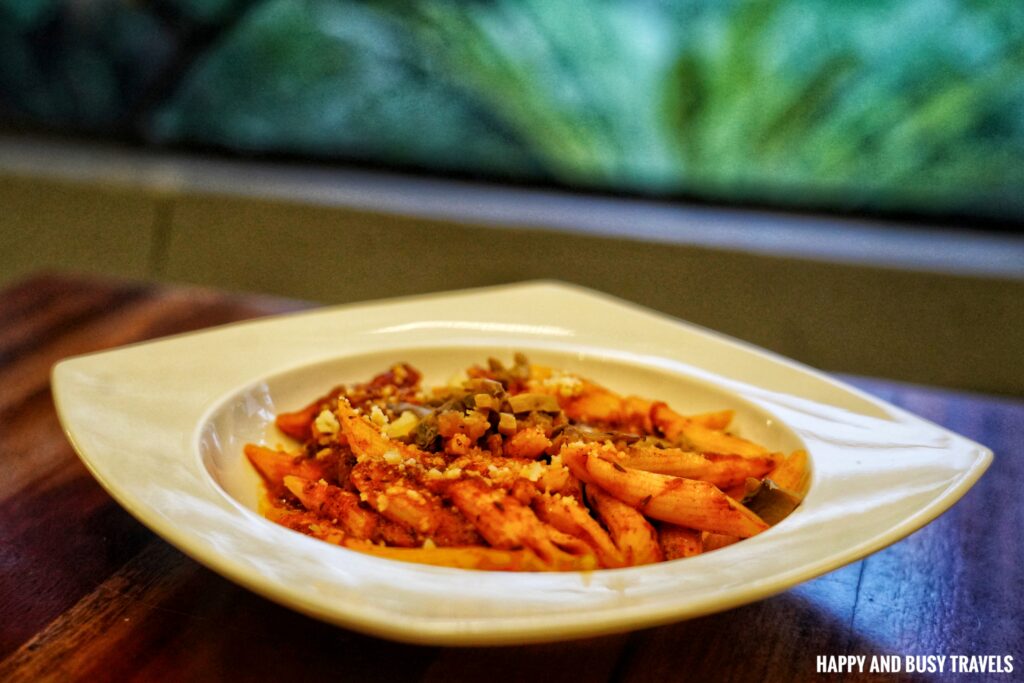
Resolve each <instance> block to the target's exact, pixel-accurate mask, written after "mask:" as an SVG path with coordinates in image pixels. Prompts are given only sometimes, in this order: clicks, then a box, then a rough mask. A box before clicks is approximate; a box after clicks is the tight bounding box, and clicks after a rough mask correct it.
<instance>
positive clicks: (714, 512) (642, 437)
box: [244, 355, 810, 571]
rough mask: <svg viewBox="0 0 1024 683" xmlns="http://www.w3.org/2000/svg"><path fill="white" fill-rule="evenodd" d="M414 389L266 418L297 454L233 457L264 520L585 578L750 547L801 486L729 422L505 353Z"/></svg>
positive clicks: (492, 565) (388, 380)
mask: <svg viewBox="0 0 1024 683" xmlns="http://www.w3.org/2000/svg"><path fill="white" fill-rule="evenodd" d="M420 381H421V377H420V374H419V372H418V371H417V370H416V369H415V368H413V367H411V366H409V365H407V364H404V363H400V364H397V365H394V366H392V367H391V368H388V369H387V370H386V371H385V372H383V373H381V374H379V375H377V376H375V377H373V378H371V379H370V380H369V381H367V382H363V383H358V384H353V385H345V386H338V387H335V388H334V389H332V390H331V391H329V392H327V393H326V394H324V395H322V396H320V397H319V398H317V399H316V400H314V401H312V402H310V403H309V404H307V405H306V406H303V407H302V408H300V409H299V410H296V411H294V412H282V413H281V414H280V415H278V417H277V419H276V421H275V424H276V425H277V427H278V429H279V430H280V431H281V433H282V434H283V435H284V437H283V438H289V437H290V438H293V439H295V440H296V441H298V442H299V443H300V444H301V447H300V448H297V449H296V451H295V452H294V453H291V452H285V451H284V450H280V449H274V448H269V447H267V446H265V445H260V444H247V445H246V446H245V449H244V452H245V456H246V458H247V459H248V460H249V462H251V463H252V465H253V467H254V468H255V470H256V472H257V473H258V474H259V475H260V477H261V479H262V480H263V483H264V487H265V492H266V496H265V497H264V501H263V502H262V503H261V506H260V509H261V511H262V512H263V513H264V515H265V516H266V517H267V518H268V519H270V520H272V521H274V522H276V523H278V524H280V525H282V526H285V527H287V528H289V529H292V530H294V531H297V532H299V533H303V534H306V535H308V536H312V537H314V538H317V539H320V540H323V541H326V542H328V543H331V544H334V545H338V546H341V547H343V548H347V549H349V550H353V551H358V552H361V553H366V554H370V555H373V556H375V557H380V558H385V559H390V560H401V561H407V562H415V563H421V564H430V565H441V566H448V567H456V568H460V569H475V570H490V571H589V570H594V569H617V568H622V567H630V566H639V565H644V564H650V563H655V562H661V561H664V560H674V559H681V558H687V557H692V556H694V555H699V554H701V553H703V552H708V551H710V550H713V549H716V548H721V547H725V546H727V545H730V544H732V543H736V542H739V541H740V540H742V539H745V538H749V537H751V536H755V535H757V534H759V533H761V532H763V531H764V530H765V529H767V528H768V527H769V523H768V522H766V521H765V520H769V521H770V522H772V523H776V522H778V521H781V519H782V518H784V517H785V516H786V515H788V514H789V512H790V511H791V510H792V509H793V507H794V506H795V505H797V504H798V503H799V500H800V498H801V497H802V496H803V494H804V493H805V492H806V487H807V482H808V481H809V478H810V476H809V462H808V457H807V454H806V453H804V452H802V451H798V452H796V453H793V454H791V455H789V456H786V455H784V454H779V453H773V452H771V451H770V450H769V449H768V448H765V447H764V446H761V445H759V444H756V443H753V442H751V441H749V440H746V439H744V438H742V437H740V436H738V435H736V434H732V433H729V432H727V431H726V429H728V428H729V425H730V424H732V420H733V410H732V409H730V408H724V409H721V410H717V411H712V412H706V413H700V414H695V415H683V414H681V413H678V412H676V411H674V410H672V409H671V408H670V407H669V406H667V405H666V404H665V403H663V402H660V401H655V400H650V399H647V398H642V397H639V396H622V395H620V394H617V393H616V392H614V391H612V390H611V389H608V388H606V387H603V386H601V385H599V384H597V383H595V382H593V381H591V380H588V379H585V378H582V377H578V376H575V375H571V374H568V373H564V372H560V371H558V370H554V369H551V368H546V367H540V366H531V365H530V364H529V362H528V361H527V360H526V358H525V357H523V356H521V355H517V356H516V358H515V362H514V363H513V364H512V365H511V366H505V365H503V364H502V363H501V362H499V361H497V360H494V359H490V360H489V361H488V362H487V364H486V365H474V366H471V367H469V368H468V369H467V370H466V371H465V379H464V380H462V381H460V382H453V383H451V384H450V385H445V386H441V387H435V388H433V389H427V388H424V387H422V386H421V385H420ZM729 494H731V495H729ZM743 501H749V503H750V506H751V507H750V508H748V507H747V506H746V505H744V504H743ZM754 509H756V510H758V511H759V512H761V514H763V515H764V516H765V518H764V519H762V518H761V517H759V516H758V514H755V512H754V511H753V510H754Z"/></svg>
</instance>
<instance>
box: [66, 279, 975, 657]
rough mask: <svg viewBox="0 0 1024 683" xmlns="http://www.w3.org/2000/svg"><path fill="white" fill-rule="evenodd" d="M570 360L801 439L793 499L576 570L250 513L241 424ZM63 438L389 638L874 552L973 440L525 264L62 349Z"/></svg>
mask: <svg viewBox="0 0 1024 683" xmlns="http://www.w3.org/2000/svg"><path fill="white" fill-rule="evenodd" d="M514 351H525V352H526V353H527V354H528V355H529V356H530V357H531V359H532V360H534V361H537V362H543V363H547V364H550V365H553V366H556V367H562V368H565V369H569V370H573V371H578V372H580V373H582V374H585V375H586V376H589V377H591V378H593V379H595V380H597V381H599V382H602V383H604V384H606V385H608V386H610V387H611V388H613V389H616V390H619V391H621V392H625V393H636V394H639V395H643V396H648V397H654V398H658V399H663V400H667V401H668V402H669V403H670V404H671V405H673V407H676V408H678V409H680V410H682V411H683V412H688V411H702V410H711V409H715V408H724V407H735V408H737V412H738V415H737V423H736V424H737V431H738V432H739V433H740V434H741V435H744V436H748V437H750V438H753V439H755V440H757V441H760V442H762V443H765V444H766V445H768V446H770V447H772V448H773V449H777V450H782V451H792V450H794V449H796V448H805V449H806V450H807V451H808V452H809V454H810V457H811V462H812V482H811V488H810V493H809V494H808V496H807V498H806V500H805V501H804V503H803V505H802V506H801V507H800V508H798V509H797V510H796V512H794V513H793V514H792V515H791V516H790V517H789V518H787V519H786V520H784V521H783V522H782V523H780V524H779V525H777V526H776V527H773V528H772V529H769V530H768V531H766V532H765V533H763V534H760V535H758V536H756V537H754V538H752V539H749V540H746V541H743V542H742V543H739V544H736V545H734V546H731V547H728V548H724V549H722V550H718V551H715V552H712V553H708V554H706V555H701V556H698V557H695V558H690V559H685V560H678V561H674V562H666V563H662V564H658V565H649V566H645V567H637V568H630V569H619V570H602V571H595V572H590V573H561V574H556V573H553V574H526V573H523V574H517V573H499V572H468V571H465V570H459V569H448V568H439V567H428V566H421V565H415V564H409V563H403V562H394V561H390V560H385V559H379V558H374V557H370V556H367V555H362V554H359V553H356V552H353V551H350V550H346V549H343V548H338V547H335V546H331V545H329V544H326V543H323V542H320V541H317V540H314V539H311V538H307V537H305V536H302V535H300V534H297V533H294V532H292V531H289V530H287V529H285V528H283V527H279V526H277V525H275V524H273V523H271V522H269V521H267V520H265V519H263V518H262V517H261V516H260V515H259V514H258V513H257V512H255V505H256V497H257V490H258V486H257V479H256V476H255V474H254V473H253V471H252V470H251V469H250V467H249V466H248V464H247V463H246V462H245V461H244V458H243V455H242V446H243V444H244V443H246V442H248V441H258V440H261V439H263V440H269V441H270V442H271V443H272V444H273V442H275V441H283V440H284V439H283V437H276V436H275V435H274V434H273V427H272V426H270V425H271V422H272V419H273V416H274V414H275V413H276V412H277V411H279V410H289V409H295V408H297V407H300V406H302V405H304V404H305V403H307V402H308V401H309V400H310V398H311V397H313V396H317V395H320V394H321V393H322V392H323V391H324V390H325V389H327V388H329V387H330V386H332V385H334V384H336V383H340V382H346V381H354V380H365V379H367V378H368V377H370V376H372V375H373V374H374V373H376V372H378V371H379V370H381V369H382V368H383V367H385V366H387V365H389V364H390V363H393V362H395V361H398V360H406V361H409V362H411V363H413V364H414V365H416V366H419V367H420V368H421V369H423V370H424V371H425V375H426V381H427V382H430V383H433V382H440V381H443V380H446V379H447V378H449V377H450V376H451V375H452V374H453V373H454V372H456V371H457V370H459V369H461V368H464V367H466V366H467V365H469V364H470V363H472V362H481V361H483V360H484V359H486V358H487V356H489V355H495V356H499V357H503V358H506V359H510V358H511V356H512V353H513V352H514ZM53 386H54V396H55V399H56V403H57V408H58V412H59V414H60V418H61V421H62V423H63V424H64V427H65V429H66V431H67V434H68V437H69V438H70V439H71V441H72V443H73V444H74V446H75V448H76V449H77V450H78V452H79V454H80V455H81V457H82V460H83V461H84V462H85V464H86V465H87V466H88V468H89V469H90V470H91V471H92V473H93V475H94V476H95V477H96V478H97V480H99V482H100V483H101V484H102V485H103V486H104V487H105V488H106V490H107V491H109V492H110V494H111V495H112V496H113V497H114V498H115V499H116V500H117V501H118V502H119V503H120V504H121V505H122V506H124V507H125V509H127V510H128V511H129V512H130V513H132V514H133V515H134V516H135V517H137V518H138V519H139V520H140V521H142V522H143V523H144V524H146V525H147V526H148V527H149V528H151V529H152V530H153V531H155V532H156V533H158V534H159V535H160V536H162V537H163V538H165V539H166V540H167V541H169V542H170V543H172V544H174V545H175V546H177V547H178V548H180V549H181V550H182V551H184V552H186V553H187V554H189V555H190V556H191V557H193V558H195V559H196V560H198V561H199V562H201V563H203V564H204V565H206V566H208V567H210V568H211V569H213V570H215V571H217V572H219V573H220V574H222V575H224V576H226V577H228V578H229V579H232V580H233V581H236V582H238V583H240V584H242V585H244V586H246V587H248V588H250V589H252V590H253V591H256V592H257V593H260V594H262V595H264V596H266V597H268V598H270V599H272V600H276V601H278V602H280V603H282V604H284V605H288V606H290V607H292V608H294V609H297V610H299V611H302V612H305V613H307V614H310V615H313V616H315V617H318V618H320V619H324V620H326V621H330V622H333V623H336V624H340V625H342V626H346V627H349V628H353V629H357V630H360V631H365V632H368V633H372V634H376V635H380V636H385V637H388V638H394V639H398V640H404V641H412V642H419V643H435V644H460V645H465V644H496V643H523V642H534V641H545V640H560V639H568V638H575V637H581V636H588V635H597V634H602V633H609V632H615V631H625V630H630V629H635V628H640V627H646V626H652V625H655V624H660V623H665V622H670V621H676V620H680V619H686V618H689V617H694V616H698V615H702V614H707V613H710V612H715V611H719V610H724V609H727V608H730V607H733V606H736V605H740V604H743V603H747V602H751V601H753V600H758V599H760V598H764V597H766V596H769V595H772V594H774V593H778V592H780V591H783V590H785V589H787V588H789V587H791V586H793V585H794V584H796V583H799V582H801V581H805V580H807V579H810V578H813V577H815V576H818V575H821V574H823V573H825V572H828V571H830V570H833V569H836V568H838V567H840V566H842V565H844V564H846V563H849V562H852V561H854V560H857V559H859V558H861V557H864V556H865V555H867V554H869V553H871V552H874V551H876V550H879V549H880V548H883V547H885V546H886V545H888V544H890V543H893V542H894V541H896V540H898V539H900V538H902V537H904V536H906V535H907V534H909V533H911V532H912V531H914V530H916V529H918V528H919V527H921V526H923V525H924V524H926V523H928V522H929V521H931V520H932V519H934V518H935V517H936V516H938V515H939V514H940V513H941V512H943V511H944V510H946V509H947V508H949V506H951V505H952V504H953V503H954V502H956V500H957V499H959V498H960V497H961V496H962V495H963V494H964V493H965V492H966V491H967V490H968V489H969V488H970V486H971V485H972V484H973V483H974V482H975V481H976V480H977V479H978V477H980V476H981V474H982V472H984V471H985V469H986V467H988V465H989V463H990V462H991V459H992V454H991V452H990V451H989V450H987V449H985V448H984V447H982V446H979V445H978V444H976V443H973V442H971V441H968V440H967V439H964V438H962V437H960V436H957V435H956V434H953V433H951V432H949V431H947V430H945V429H942V428H940V427H938V426H936V425H934V424H931V423H929V422H926V421H924V420H921V419H920V418H917V417H914V416H913V415H910V414H908V413H906V412H904V411H902V410H900V409H898V408H895V407H893V406H891V405H888V404H886V403H884V402H882V401H879V400H877V399H874V398H871V397H869V396H867V395H865V394H863V393H861V392H859V391H857V390H855V389H852V388H850V387H848V386H845V385H843V384H841V383H839V382H836V381H834V380H832V379H830V378H828V377H827V376H825V375H822V374H820V373H818V372H816V371H813V370H810V369H808V368H806V367H804V366H801V365H799V364H797V363H794V362H792V361H788V360H786V359H783V358H780V357H778V356H776V355H773V354H771V353H768V352H765V351H762V350H759V349H756V348H753V347H751V346H749V345H746V344H743V343H740V342H737V341H734V340H732V339H729V338H726V337H723V336H722V335H719V334H716V333H714V332H710V331H708V330H705V329H702V328H698V327H695V326H693V325H689V324H686V323H682V322H679V321H677V320H673V319H669V318H666V317H664V316H661V315H657V314H654V313H651V312H648V311H646V310H643V309H640V308H638V307H636V306H633V305H629V304H626V303H623V302H621V301H618V300H614V299H611V298H608V297H606V296H603V295H599V294H596V293H593V292H589V291H586V290H583V289H579V288H574V287H569V286H565V285H561V284H551V283H531V284H523V285H515V286H507V287H498V288H491V289H483V290H474V291H468V292H457V293H451V294H442V295H429V296H420V297H414V298H408V299H403V300H395V301H385V302H380V303H372V304H368V305H359V306H346V307H337V308H327V309H321V310H316V311H312V312H309V313H302V314H296V315H288V316H281V317H276V318H269V319H264V320H259V321H255V322H249V323H241V324H235V325H228V326H225V327H220V328H216V329H212V330H208V331H203V332H197V333H193V334H186V335H181V336H177V337H171V338H168V339H164V340H160V341H155V342H150V343H146V344H139V345H135V346H130V347H125V348H122V349H117V350H114V351H108V352H103V353H97V354H92V355H87V356H81V357H78V358H72V359H70V360H65V361H63V362H61V363H60V364H58V365H57V366H56V367H55V368H54V371H53Z"/></svg>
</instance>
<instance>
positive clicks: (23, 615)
mask: <svg viewBox="0 0 1024 683" xmlns="http://www.w3.org/2000/svg"><path fill="white" fill-rule="evenodd" d="M302 306H303V304H301V303H298V302H293V301H283V300H275V299H269V298H266V297H256V296H240V295H228V294H224V293H218V292H213V291H208V290H200V289H190V288H183V287H158V286H153V285H140V284H137V283H116V282H111V281H107V280H97V279H87V278H83V277H76V276H57V275H46V276H39V277H36V278H33V279H30V280H27V281H24V282H22V283H20V284H18V285H15V286H14V287H11V288H9V289H7V290H5V291H3V292H0V387H3V389H2V391H0V680H4V681H6V680H24V681H37V680H75V679H78V680H88V681H104V680H109V681H122V680H139V681H182V680H226V681H282V680H296V679H304V680H313V679H331V680H338V679H340V680H380V681H396V680H419V681H431V682H437V683H440V682H441V681H463V680H465V681H478V680H489V681H518V680H533V681H539V680H571V681H605V680H615V681H636V682H642V681H662V680H684V679H685V680H695V681H704V680H723V681H758V680H766V681H799V680H808V679H813V678H815V677H816V673H815V657H816V656H817V655H819V654H866V655H869V656H870V655H882V654H899V655H908V654H911V655H912V654H967V655H971V654H975V655H984V654H996V655H1013V656H1014V658H1015V662H1019V664H1024V662H1020V661H1019V660H1020V658H1021V657H1024V651H1022V650H1024V648H1022V647H1021V645H1022V643H1024V631H1022V623H1024V620H1022V618H1021V616H1020V615H1021V608H1022V606H1024V598H1022V589H1024V569H1022V566H1024V563H1022V559H1024V558H1022V553H1021V547H1022V541H1024V539H1022V534H1021V529H1022V527H1024V506H1022V505H1021V504H1020V503H1019V499H1020V493H1019V492H1020V490H1021V489H1022V488H1024V402H1021V401H1019V400H1014V399H1010V398H996V397H989V396H978V395H970V394H962V393H956V392H950V391H940V390H933V389H928V388H925V387H919V386H910V385H901V384H896V383H892V382H884V381H880V380H871V379H865V378H855V377H850V378H846V379H848V380H849V381H851V382H853V383H855V384H857V385H859V386H861V387H862V388H864V389H865V390H867V391H869V392H872V393H875V394H877V395H879V396H882V397H883V398H885V399H886V400H889V401H891V402H893V403H896V404H899V405H902V406H904V407H906V408H908V409H909V410H911V411H912V412H915V413H917V414H919V415H922V416H924V417H926V418H928V419H930V420H932V421H934V422H937V423H939V424H943V425H946V426H948V427H950V428H951V429H953V430H954V431H957V432H960V433H962V434H964V435H966V436H968V437H970V438H973V439H975V440H977V441H979V442H981V443H984V444H986V445H988V446H990V447H991V448H993V449H994V450H995V452H996V460H995V464H994V465H993V466H992V468H991V470H990V471H989V472H988V473H987V474H986V475H985V477H983V478H982V480H981V482H979V484H978V485H977V486H975V487H974V489H972V490H971V491H970V492H969V493H968V494H967V496H965V497H964V499H963V500H962V501H960V502H959V503H958V504H957V505H956V506H954V507H953V509H952V510H950V511H949V512H947V513H946V514H945V515H943V516H942V517H940V518H939V519H938V520H936V521H935V522H934V523H932V524H930V525H928V526H926V527H925V528H924V529H922V530H920V531H918V532H917V533H915V534H913V535H912V536H911V537H909V538H907V539H905V540H904V541H902V542H900V543H897V544H895V545H893V546H892V547H890V548H888V549H886V550H884V551H882V552H880V553H876V554H874V555H872V556H870V557H869V558H867V559H865V560H863V561H861V562H858V563H855V564H852V565H849V566H847V567H844V568H842V569H840V570H838V571H835V572H832V573H831V574H829V575H827V576H824V577H821V578H819V579H817V580H815V581H811V582H808V583H806V584H803V585H801V586H798V587H796V588H794V589H792V590H790V591H788V592H786V593H784V594H782V595H778V596H775V597H773V598H771V599H768V600H763V601H761V602H758V603H755V604H752V605H747V606H744V607H740V608H737V609H734V610H730V611H728V612H725V613H722V614H717V615H712V616H708V617H703V618H700V619H694V620H691V621H687V622H683V623H679V624H674V625H669V626H664V627H660V628H655V629H648V630H642V631H637V632H634V633H629V634H622V635H616V636H608V637H604V638H596V639H590V640H584V641H575V642H569V643H556V644H549V645H538V646H519V647H506V648H434V647H416V646H409V645H401V644H396V643H391V642H388V641H384V640H379V639H376V638H372V637H369V636H364V635H361V634H357V633H353V632H350V631H347V630H344V629H340V628H336V627H333V626H328V625H326V624H322V623H319V622H317V621H314V620H312V619H309V618H307V617H304V616H302V615H300V614H296V613H294V612H292V611H290V610H287V609H285V608H283V607H280V606H278V605H276V604H274V603H271V602H269V601H267V600H264V599H262V598H260V597H258V596H255V595H253V594H251V593H249V592H248V591H246V590H245V589H243V588H240V587H238V586H236V585H234V584H232V583H230V582H228V581H226V580H224V579H222V578H220V577H219V576H218V575H216V574H213V573H212V572H210V571H208V570H206V569H204V568H202V567H200V566H199V565H197V564H196V563H194V562H192V561H191V560H189V559H188V558H186V557H185V556H184V555H182V554H181V553H180V552H178V551H177V550H175V549H174V548H172V547H170V546H168V545H167V544H165V543H164V542H163V541H161V540H159V539H157V538H156V537H155V536H153V534H151V533H150V532H149V531H148V530H147V529H145V528H144V527H142V526H141V525H140V524H138V523H137V522H135V521H134V520H133V519H132V518H131V517H130V516H129V515H128V514H127V513H125V512H124V511H122V510H121V509H120V507H118V506H117V504H116V503H114V502H113V501H112V500H111V499H110V498H109V496H107V495H106V494H105V493H104V492H103V491H102V490H101V489H100V488H99V486H98V485H97V484H96V483H95V482H94V481H93V479H92V478H91V477H90V476H89V474H88V473H87V472H86V471H85V469H84V468H83V467H82V465H81V464H80V462H79V460H78V458H77V457H76V456H75V454H74V452H73V451H72V449H71V447H70V446H69V445H68V443H67V441H66V440H65V439H64V436H63V434H62V432H61V429H60V425H59V424H58V422H57V419H56V416H55V414H54V410H53V406H52V401H51V397H50V393H49V370H50V367H51V366H52V364H53V363H54V362H56V361H58V360H60V359H61V358H64V357H66V356H69V355H74V354H78V353H85V352H89V351H95V350H99V349H102V348H109V347H112V346H117V345H121V344H125V343H130V342H134V341H140V340H144V339H150V338H154V337H158V336H162V335H166V334H172V333H177V332H185V331H189V330H194V329H199V328H202V327H207V326H211V325H216V324H221V323H227V322H232V321H235V320H240V319H245V318H251V317H254V316H259V315H267V314H272V313H279V312H283V311H289V310H294V309H297V308H300V307H302ZM841 531H842V530H841V529H838V530H837V533H841ZM1016 669H1017V671H1016V672H1015V673H1014V674H1012V675H1010V676H1000V677H998V678H997V680H1012V679H1014V678H1019V677H1020V674H1021V671H1024V667H1022V666H1019V665H1018V666H1017V667H1016ZM834 678H845V679H847V680H875V679H877V680H888V681H891V680H913V679H915V678H919V677H917V676H908V675H906V674H903V675H900V676H896V677H894V676H886V677H882V676H874V677H872V676H870V675H850V676H845V677H839V676H836V677H834ZM933 678H935V677H934V676H933ZM983 679H984V677H983V676H976V677H974V678H973V680H983ZM941 680H954V678H951V677H949V676H946V677H943V678H941Z"/></svg>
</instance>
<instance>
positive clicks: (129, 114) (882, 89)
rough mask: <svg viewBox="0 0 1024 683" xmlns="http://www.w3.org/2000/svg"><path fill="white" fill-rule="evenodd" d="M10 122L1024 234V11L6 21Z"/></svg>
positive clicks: (243, 0)
mask: <svg viewBox="0 0 1024 683" xmlns="http://www.w3.org/2000/svg"><path fill="white" fill-rule="evenodd" d="M0 119H2V121H3V122H4V126H5V127H7V128H9V129H14V130H26V129H29V130H37V129H42V130H57V131H64V132H71V133H75V134H86V135H98V136H104V137H114V138H117V139H122V140H129V141H133V142H137V143H141V144H146V145H163V146H172V147H179V148H180V147H186V148H198V149H205V150H210V149H215V150H220V151H225V152H229V153H232V154H239V153H240V154H245V155H261V156H262V155H271V156H278V155H281V156H285V157H303V158H307V157H312V158H316V159H321V160H322V159H329V160H339V161H343V162H346V163H356V164H363V165H370V166H374V167H385V168H397V169H401V170H412V171H425V172H431V173H438V174H445V175H456V176H460V177H474V178H484V179H493V180H498V181H513V182H521V183H529V184H541V185H553V186H560V187H569V188H578V189H585V190H596V191H607V192H613V193H626V194H641V195H653V196H668V197H686V198H697V199H704V200H709V201H725V202H729V203H754V204H764V205H775V206H783V207H802V208H809V209H826V210H836V211H844V212H868V213H872V212H882V213H896V214H901V215H902V214H913V215H919V216H924V217H934V216H968V217H974V218H981V219H986V218H987V219H995V220H997V221H1003V220H1009V221H1010V222H1012V223H1015V224H1020V222H1021V221H1024V3H1021V2H1016V1H1007V0H903V1H901V2H881V1H878V0H863V1H859V2H848V1H838V0H760V1H753V2H750V1H739V0H732V1H730V0H715V1H709V0H662V1H654V0H646V1H645V0H636V1H626V0H621V1H618V0H603V1H601V0H591V1H590V2H575V1H558V0H490V1H482V0H480V1H472V0H469V1H462V2H454V1H449V0H408V1H403V2H398V1H388V0H372V1H369V2H355V1H350V0H134V1H131V0H0Z"/></svg>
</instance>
